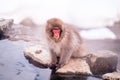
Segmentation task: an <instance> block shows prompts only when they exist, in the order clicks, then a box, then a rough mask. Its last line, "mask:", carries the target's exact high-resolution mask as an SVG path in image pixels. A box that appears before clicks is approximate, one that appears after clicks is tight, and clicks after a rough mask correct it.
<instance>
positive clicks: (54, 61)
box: [50, 49, 57, 66]
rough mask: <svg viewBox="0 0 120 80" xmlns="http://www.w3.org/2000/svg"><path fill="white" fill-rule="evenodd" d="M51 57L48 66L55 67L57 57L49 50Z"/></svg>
mask: <svg viewBox="0 0 120 80" xmlns="http://www.w3.org/2000/svg"><path fill="white" fill-rule="evenodd" d="M50 51H51V57H52V63H51V65H50V66H56V63H57V55H56V53H55V52H54V51H53V50H52V49H51V50H50Z"/></svg>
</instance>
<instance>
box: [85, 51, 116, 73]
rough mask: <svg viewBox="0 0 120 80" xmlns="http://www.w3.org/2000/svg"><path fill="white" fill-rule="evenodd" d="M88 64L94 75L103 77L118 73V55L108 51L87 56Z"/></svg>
mask: <svg viewBox="0 0 120 80" xmlns="http://www.w3.org/2000/svg"><path fill="white" fill-rule="evenodd" d="M87 62H88V64H89V65H90V69H91V71H92V73H93V74H94V75H102V74H105V73H108V72H113V71H116V68H117V63H118V55H117V54H116V53H114V52H112V51H107V50H103V51H96V52H91V53H90V54H89V55H88V56H87Z"/></svg>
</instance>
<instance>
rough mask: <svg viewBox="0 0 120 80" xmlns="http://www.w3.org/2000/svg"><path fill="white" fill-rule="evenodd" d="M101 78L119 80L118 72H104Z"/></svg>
mask: <svg viewBox="0 0 120 80" xmlns="http://www.w3.org/2000/svg"><path fill="white" fill-rule="evenodd" d="M102 78H103V79H105V80H120V72H112V73H106V74H104V75H103V76H102Z"/></svg>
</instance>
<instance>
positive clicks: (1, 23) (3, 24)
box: [0, 18, 13, 31]
mask: <svg viewBox="0 0 120 80" xmlns="http://www.w3.org/2000/svg"><path fill="white" fill-rule="evenodd" d="M12 24H13V19H3V18H0V31H4V30H5V29H9V28H10V27H11V26H12Z"/></svg>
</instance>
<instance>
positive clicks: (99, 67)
mask: <svg viewBox="0 0 120 80" xmlns="http://www.w3.org/2000/svg"><path fill="white" fill-rule="evenodd" d="M24 53H25V56H28V57H29V58H31V59H32V60H34V61H35V62H37V63H39V64H42V65H47V67H49V64H50V63H51V55H50V52H47V50H46V49H42V47H41V46H40V45H37V46H32V47H29V48H27V49H25V51H24ZM29 61H30V60H29ZM117 62H118V57H117V54H116V53H114V52H112V51H107V50H102V51H96V52H90V53H89V54H88V55H87V56H85V57H83V58H71V59H70V61H69V62H68V64H66V65H64V66H63V67H61V68H59V69H58V70H57V71H56V73H57V74H64V75H67V74H68V75H69V74H73V75H74V74H81V75H95V76H102V75H103V74H105V73H109V72H114V71H116V67H117Z"/></svg>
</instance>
